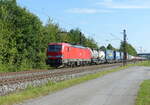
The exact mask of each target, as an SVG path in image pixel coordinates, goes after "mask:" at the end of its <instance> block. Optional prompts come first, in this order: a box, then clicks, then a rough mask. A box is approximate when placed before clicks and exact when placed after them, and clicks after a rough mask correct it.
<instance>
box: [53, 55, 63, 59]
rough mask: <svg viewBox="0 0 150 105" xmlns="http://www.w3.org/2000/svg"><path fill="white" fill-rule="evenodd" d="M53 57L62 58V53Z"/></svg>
mask: <svg viewBox="0 0 150 105" xmlns="http://www.w3.org/2000/svg"><path fill="white" fill-rule="evenodd" d="M55 57H57V58H63V57H64V56H63V55H57V56H55Z"/></svg>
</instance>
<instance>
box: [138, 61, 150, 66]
mask: <svg viewBox="0 0 150 105" xmlns="http://www.w3.org/2000/svg"><path fill="white" fill-rule="evenodd" d="M137 66H150V61H144V62H141V63H139V64H137Z"/></svg>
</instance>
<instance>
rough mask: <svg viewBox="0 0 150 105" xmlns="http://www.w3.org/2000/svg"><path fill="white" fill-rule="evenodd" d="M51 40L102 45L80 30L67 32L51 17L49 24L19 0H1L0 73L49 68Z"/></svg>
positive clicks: (95, 46)
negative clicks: (44, 23) (47, 55)
mask: <svg viewBox="0 0 150 105" xmlns="http://www.w3.org/2000/svg"><path fill="white" fill-rule="evenodd" d="M51 42H68V43H71V44H81V45H83V46H85V47H90V48H96V49H98V48H99V46H98V44H97V43H96V42H95V40H94V39H92V38H90V37H86V35H85V34H83V33H82V32H81V30H80V29H78V28H76V29H71V30H70V31H66V30H64V29H62V28H61V27H60V26H59V24H56V23H54V22H53V21H52V20H51V19H49V20H48V21H47V23H46V25H43V23H42V22H41V20H40V19H39V18H38V17H37V16H36V15H34V14H33V13H31V12H30V11H28V10H27V9H26V8H22V7H20V6H18V5H17V2H16V0H0V72H13V71H21V70H30V69H37V68H38V69H41V68H47V67H48V66H47V65H46V64H45V59H46V48H47V45H48V43H51Z"/></svg>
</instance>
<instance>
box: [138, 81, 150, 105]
mask: <svg viewBox="0 0 150 105" xmlns="http://www.w3.org/2000/svg"><path fill="white" fill-rule="evenodd" d="M136 105H150V80H145V81H144V82H143V83H142V84H141V86H140V90H139V92H138V96H137V99H136Z"/></svg>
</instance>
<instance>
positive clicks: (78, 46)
mask: <svg viewBox="0 0 150 105" xmlns="http://www.w3.org/2000/svg"><path fill="white" fill-rule="evenodd" d="M48 45H64V46H65V45H67V46H72V47H76V48H87V47H83V46H80V45H72V44H69V43H49V44H48Z"/></svg>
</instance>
